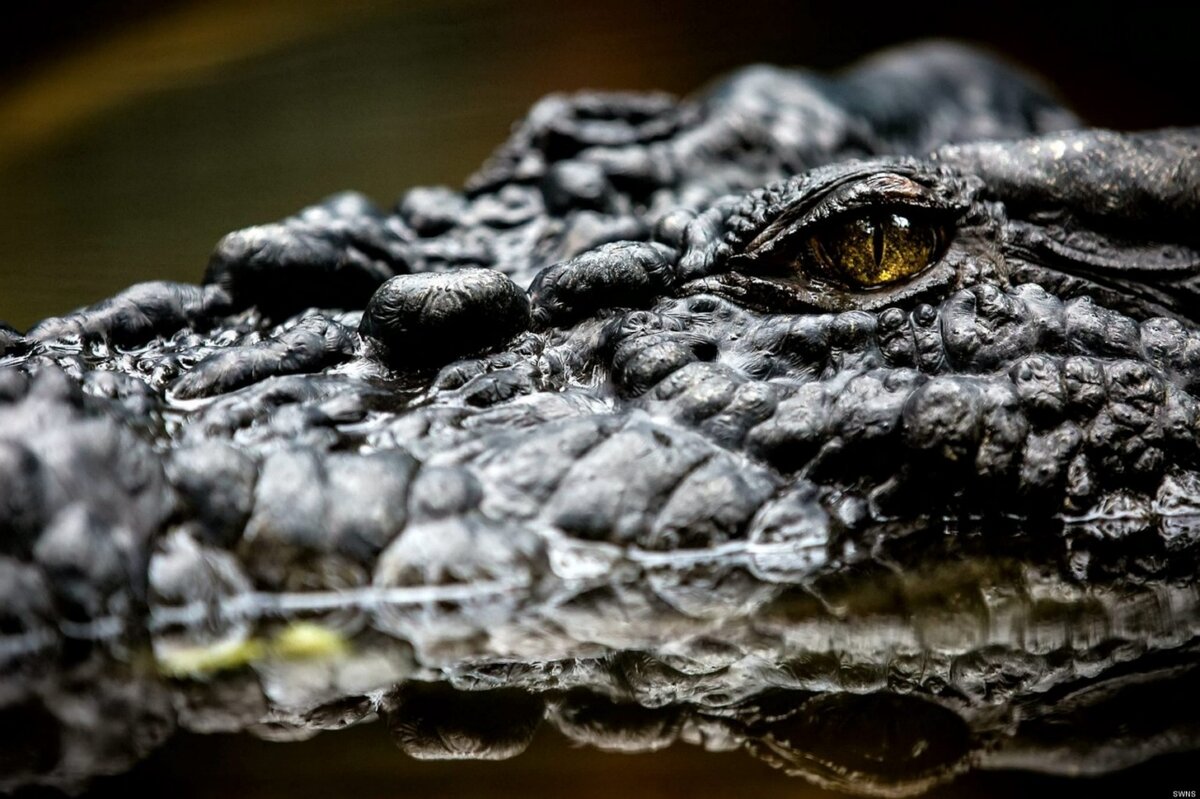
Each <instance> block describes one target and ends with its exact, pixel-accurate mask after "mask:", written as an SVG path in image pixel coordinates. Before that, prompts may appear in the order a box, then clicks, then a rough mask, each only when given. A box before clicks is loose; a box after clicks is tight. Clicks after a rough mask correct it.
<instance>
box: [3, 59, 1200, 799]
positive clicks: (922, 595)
mask: <svg viewBox="0 0 1200 799" xmlns="http://www.w3.org/2000/svg"><path fill="white" fill-rule="evenodd" d="M1198 150H1200V131H1197V130H1177V129H1169V130H1162V131H1152V132H1143V133H1116V132H1111V131H1103V130H1092V129H1087V128H1085V127H1081V125H1080V123H1079V121H1078V120H1076V119H1074V117H1073V116H1072V115H1071V114H1070V113H1069V112H1067V111H1065V110H1064V109H1062V108H1060V107H1059V106H1058V105H1057V104H1055V102H1054V101H1053V100H1052V99H1051V98H1050V96H1049V95H1048V94H1047V93H1046V92H1045V91H1044V90H1043V89H1042V88H1040V87H1039V86H1038V85H1037V84H1036V83H1035V82H1034V81H1032V80H1031V79H1030V78H1028V77H1027V76H1025V75H1022V74H1020V73H1018V72H1016V71H1014V70H1013V69H1012V68H1010V67H1008V66H1006V65H1003V64H1001V63H998V62H995V61H993V60H991V59H989V58H986V57H984V56H981V55H979V54H976V53H974V52H972V51H970V50H965V49H962V48H959V47H954V46H950V45H943V44H929V45H917V46H911V47H908V48H904V49H900V50H896V51H890V52H887V53H883V54H880V55H879V56H876V57H874V58H872V59H870V60H868V61H865V62H863V63H861V64H860V65H858V66H856V67H854V68H853V69H851V70H849V71H846V72H844V73H841V74H840V75H838V76H819V75H813V74H810V73H806V72H801V71H796V70H785V69H778V68H773V67H752V68H748V69H745V70H743V71H741V72H738V73H735V74H734V75H732V76H730V77H728V78H726V79H725V80H724V81H722V82H720V83H718V84H716V85H714V86H713V87H711V88H709V89H708V90H706V91H705V92H703V93H701V94H697V95H695V96H693V97H690V98H686V99H677V98H674V97H670V96H666V95H659V94H650V95H638V94H621V93H609V94H597V93H587V94H581V95H571V96H567V95H556V96H551V97H548V98H546V99H544V100H542V101H540V102H539V103H538V104H537V105H535V106H534V108H533V109H532V110H531V111H530V113H529V115H528V116H527V117H526V118H525V120H523V121H522V122H520V123H519V124H518V125H517V126H516V127H515V128H514V130H513V133H512V136H511V138H510V139H509V141H508V142H506V143H505V144H504V145H502V146H501V147H500V148H499V149H498V150H497V151H496V152H495V154H494V155H493V156H492V158H490V159H489V160H488V161H487V162H486V163H485V164H484V165H483V167H482V168H481V170H480V171H479V172H477V173H476V174H475V175H474V176H472V177H471V178H470V179H469V180H468V182H467V184H466V186H465V187H464V189H463V190H461V191H456V190H452V189H449V188H444V187H433V188H418V189H413V190H411V191H409V192H407V193H406V194H404V195H403V196H402V197H401V198H400V199H399V201H398V202H397V203H396V205H395V207H394V208H390V209H381V208H379V207H377V206H376V205H374V204H373V203H371V202H370V201H369V200H367V199H366V198H364V197H362V196H361V195H356V194H353V193H345V194H340V195H336V196H334V197H331V198H329V199H327V200H326V201H324V202H322V203H320V204H318V205H314V206H312V207H310V208H307V209H304V210H302V211H301V212H299V213H298V214H297V215H295V216H292V217H289V218H287V219H285V220H282V221H280V222H276V223H272V224H266V225H260V226H256V227H251V228H246V229H244V230H240V231H235V232H233V233H230V234H228V235H227V236H225V237H224V238H223V239H222V240H221V241H220V242H219V243H218V244H217V246H216V249H215V251H214V253H213V255H212V258H211V260H210V262H209V264H208V267H207V270H206V271H205V272H204V276H203V282H202V284H200V285H185V284H176V283H167V282H155V283H143V284H139V285H136V286H133V287H131V288H130V289H128V290H126V291H124V292H122V293H121V294H118V295H117V296H115V297H113V298H110V299H108V300H104V301H102V302H99V303H97V304H95V305H92V306H89V307H87V308H83V309H80V310H78V311H75V312H73V313H70V314H67V315H66V316H62V317H57V318H51V319H47V320H43V321H42V322H40V323H38V324H37V325H35V326H34V327H33V328H32V329H30V330H29V331H26V332H20V331H16V330H12V329H10V328H0V355H2V356H3V357H2V358H0V367H2V368H0V474H2V475H3V480H4V484H5V485H6V486H8V490H7V491H6V492H5V496H4V498H3V499H2V500H0V528H2V529H3V531H4V535H3V536H0V669H3V677H2V679H0V728H5V729H18V728H19V729H22V730H30V731H32V732H31V733H30V734H28V735H23V736H21V738H20V740H19V741H17V740H14V741H13V742H10V743H11V746H10V745H9V744H4V745H3V746H0V750H4V751H11V752H13V753H14V754H12V755H11V756H9V755H5V757H3V758H0V764H2V765H0V787H5V788H10V789H11V788H16V787H20V786H24V785H30V784H52V785H60V786H67V787H79V786H81V785H83V784H85V783H86V782H87V780H89V779H90V778H92V777H93V776H96V775H99V774H105V773H113V772H116V771H120V770H123V769H125V768H128V767H129V766H130V765H131V764H132V763H134V762H136V761H137V760H138V759H139V758H141V757H143V756H144V755H145V754H147V753H148V752H149V751H151V750H152V749H153V748H154V747H156V746H157V745H159V744H160V743H161V742H162V741H164V740H166V739H167V738H168V737H169V736H170V735H171V733H172V732H173V731H174V730H176V729H187V730H193V731H201V732H230V731H238V730H248V731H250V732H252V733H254V734H256V735H260V736H263V737H267V738H272V739H284V740H286V739H297V738H304V737H308V736H310V735H312V734H315V733H316V732H317V731H321V730H330V729H337V728H340V727H344V726H348V725H350V724H356V723H360V722H364V721H369V720H372V719H376V718H383V719H384V720H385V722H386V726H387V728H388V730H389V731H390V733H391V734H392V736H393V737H394V739H395V740H396V743H397V745H398V746H399V748H400V749H401V750H402V751H404V752H406V753H408V754H410V755H412V756H414V757H421V758H482V759H499V758H504V757H511V756H513V755H516V754H518V753H520V752H521V751H522V750H523V749H524V748H525V747H526V746H527V745H528V743H529V741H530V739H531V738H532V736H533V735H534V734H535V731H536V729H537V728H538V726H539V725H540V724H541V723H542V722H543V721H547V722H548V723H551V724H553V725H554V726H556V727H557V728H558V729H559V730H560V731H561V732H563V733H564V734H566V735H567V736H568V737H570V738H572V739H574V740H577V741H581V742H586V743H589V744H592V745H594V746H597V747H599V748H601V749H606V750H614V751H645V750H652V749H657V748H661V747H664V746H667V745H670V744H671V743H673V742H676V741H684V742H687V743H691V744H694V745H700V746H704V747H706V748H708V749H712V750H725V749H735V748H740V749H745V750H746V751H748V752H750V753H752V754H753V755H755V756H757V757H760V758H762V759H764V760H766V761H768V762H770V763H772V764H773V765H776V766H778V767H780V768H783V769H785V770H787V771H789V772H792V773H795V774H798V775H801V776H804V777H806V778H808V779H810V780H812V781H814V782H817V783H819V784H822V785H827V786H832V787H837V788H840V789H842V790H847V791H851V792H857V793H862V794H868V795H881V796H901V795H912V794H916V793H920V792H921V791H923V790H925V789H927V788H928V787H930V786H932V785H935V784H938V783H940V782H943V781H946V780H949V779H952V778H953V777H954V776H955V775H956V774H959V773H962V772H964V771H966V770H968V769H972V768H985V769H986V768H1025V769H1031V770H1037V771H1045V772H1051V773H1061V774H1094V773H1103V772H1107V771H1111V770H1114V769H1118V768H1121V767H1125V766H1128V765H1132V764H1134V763H1138V762H1141V761H1143V760H1146V759H1148V758H1150V757H1153V756H1155V755H1158V754H1162V753H1166V752H1172V751H1180V750H1187V749H1191V748H1194V747H1195V746H1196V745H1197V742H1200V712H1198V711H1200V708H1198V707H1197V706H1196V700H1195V699H1194V697H1196V696H1200V693H1198V692H1197V691H1196V688H1197V687H1198V685H1197V680H1198V679H1200V671H1198V665H1200V659H1198V656H1197V644H1196V634H1197V627H1198V626H1200V612H1198V610H1197V606H1198V603H1200V596H1198V594H1197V587H1196V580H1195V575H1196V571H1197V541H1198V538H1200V438H1198V435H1197V433H1198V430H1200V428H1198V425H1200V404H1198V401H1197V396H1196V392H1197V390H1198V389H1200V329H1198V324H1200V319H1198V317H1200V305H1198V304H1197V302H1196V292H1197V283H1196V281H1197V275H1198V274H1200V234H1198V233H1197V230H1200V228H1197V226H1196V224H1195V222H1196V220H1197V219H1198V218H1200V159H1198V157H1197V156H1198V155H1200V153H1198ZM2 734H3V733H0V735H2Z"/></svg>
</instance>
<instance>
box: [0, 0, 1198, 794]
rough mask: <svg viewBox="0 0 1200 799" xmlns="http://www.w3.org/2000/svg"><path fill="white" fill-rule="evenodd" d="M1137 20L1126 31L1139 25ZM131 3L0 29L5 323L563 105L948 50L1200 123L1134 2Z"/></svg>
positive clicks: (737, 781) (64, 7)
mask: <svg viewBox="0 0 1200 799" xmlns="http://www.w3.org/2000/svg"><path fill="white" fill-rule="evenodd" d="M1117 8H1120V7H1119V6H1118V7H1117ZM1109 9H1110V7H1108V6H1101V5H1100V4H1097V3H1079V4H1072V3H1053V2H1048V1H1047V2H1041V3H1036V4H1032V3H1031V4H1017V3H1003V4H1001V3H979V2H975V3H971V2H962V3H958V4H955V5H937V6H930V5H917V4H913V3H906V2H892V3H889V4H886V5H877V4H869V5H868V4H863V3H851V2H846V1H845V0H822V1H821V2H772V1H771V0H731V2H728V3H716V2H708V3H703V4H700V3H697V4H688V3H681V2H673V1H670V2H664V1H663V0H658V1H657V2H655V1H654V0H606V1H604V2H594V3H579V2H573V1H572V0H554V1H553V2H551V1H550V0H531V1H530V2H523V3H512V4H505V3H499V2H489V1H488V0H452V2H423V1H422V0H412V1H411V2H407V3H387V2H374V1H372V0H344V1H343V2H339V3H326V2H317V0H257V1H256V2H252V3H251V2H240V1H236V0H212V2H204V3H201V2H182V1H181V0H118V1H115V2H113V1H110V2H98V1H96V0H93V1H92V2H53V3H38V2H18V3H9V4H5V7H4V9H3V10H2V11H0V253H2V254H3V260H0V319H6V320H8V321H9V322H11V323H13V324H15V325H17V326H19V327H25V326H27V325H29V324H30V323H32V322H33V321H35V320H36V319H38V318H40V317H42V316H44V315H48V314H52V313H61V312H64V311H66V310H69V309H70V308H72V307H75V306H77V305H80V304H84V303H88V302H92V301H95V300H97V299H99V298H101V297H103V296H106V295H108V294H111V293H113V292H115V291H117V290H119V289H121V288H123V287H124V286H126V285H128V284H129V283H131V282H134V281H136V280H145V279H151V278H172V279H178V280H197V279H199V276H200V274H201V273H202V270H203V267H204V263H205V260H206V257H207V254H208V252H209V250H210V249H211V247H212V245H213V243H214V242H215V241H216V240H217V238H218V237H219V236H220V235H221V234H223V233H224V232H226V231H227V230H230V229H233V228H237V227H242V226H245V225H248V224H252V223H256V222H263V221H270V220H273V219H277V218H279V217H281V216H284V215H287V214H289V213H291V212H293V211H295V210H297V209H298V208H300V207H301V206H302V205H304V204H306V203H309V202H312V201H314V200H317V199H319V198H320V197H322V196H324V195H326V194H329V193H331V192H334V191H337V190H340V189H343V188H357V189H361V190H363V191H366V192H367V193H368V194H370V195H372V196H374V197H375V198H376V199H377V200H379V201H381V202H385V203H388V202H391V201H392V200H393V199H394V198H395V197H396V196H397V195H398V194H399V193H400V192H401V191H402V190H403V189H404V188H405V187H408V186H411V185H414V184H424V183H447V184H451V185H453V184H457V183H459V182H460V181H461V180H462V179H463V178H464V177H465V176H466V175H467V174H468V173H469V172H470V171H471V170H472V169H474V167H475V166H477V165H478V164H479V163H480V162H481V161H482V159H483V158H484V157H485V156H486V155H487V154H488V152H489V151H490V150H491V149H492V148H493V147H494V146H496V145H497V144H499V142H500V141H501V140H502V139H503V138H504V137H505V135H506V133H507V131H508V128H509V125H510V123H511V122H512V121H513V120H514V119H515V118H517V117H518V116H520V115H521V114H522V113H523V112H524V110H525V109H526V108H528V106H529V105H530V104H531V103H532V102H533V101H534V100H536V99H537V98H538V97H539V96H541V95H542V94H544V93H546V92H549V91H555V90H571V89H580V88H632V89H667V90H671V91H675V92H680V93H683V92H687V91H689V90H691V89H693V88H695V87H697V86H699V85H702V84H703V83H704V82H706V81H708V80H710V79H711V78H713V77H715V76H717V75H719V74H720V73H722V72H724V71H726V70H728V69H730V68H732V67H735V66H738V65H740V64H744V63H748V62H753V61H766V62H774V63H783V64H796V65H804V66H808V67H813V68H818V69H832V68H837V67H840V66H842V65H845V64H848V63H850V62H852V61H853V60H855V59H856V58H859V57H861V56H862V55H864V54H867V53H869V52H871V51H873V50H876V49H878V48H880V47H884V46H888V45H892V44H896V43H900V42H904V41H907V40H911V39H917V38H928V37H950V38H956V39H960V40H965V41H970V42H974V43H977V44H981V45H983V46H986V47H988V48H990V49H992V50H994V51H995V52H997V53H1001V54H1004V55H1006V56H1008V57H1009V58H1011V59H1013V60H1015V61H1017V62H1019V63H1022V64H1024V65H1026V66H1027V67H1029V68H1030V69H1031V70H1033V71H1035V72H1037V73H1040V74H1041V75H1043V76H1044V77H1045V78H1046V80H1047V81H1048V82H1049V83H1050V84H1051V85H1053V86H1054V87H1056V89H1057V91H1058V92H1059V94H1060V96H1061V97H1062V98H1063V99H1064V100H1065V101H1066V102H1067V103H1068V104H1070V105H1071V106H1073V107H1074V108H1075V109H1076V110H1077V111H1078V112H1080V113H1081V114H1082V115H1083V116H1084V117H1085V118H1086V119H1088V120H1090V121H1091V122H1093V123H1094V124H1098V125H1103V126H1108V127H1115V128H1145V127H1157V126H1163V125H1194V124H1197V123H1198V122H1200V102H1197V101H1198V100H1200V89H1198V87H1197V77H1198V73H1200V70H1197V65H1198V61H1200V59H1198V58H1197V55H1196V54H1197V50H1198V48H1197V44H1196V41H1195V38H1196V33H1197V26H1196V21H1197V20H1196V19H1195V17H1194V15H1190V16H1183V15H1181V13H1180V12H1179V11H1178V10H1171V9H1170V8H1169V7H1167V6H1161V7H1158V6H1155V5H1153V4H1150V3H1146V2H1135V3H1129V4H1128V5H1126V6H1125V7H1124V9H1123V10H1109ZM1191 762H1192V761H1191V760H1190V759H1189V756H1174V757H1171V758H1167V759H1165V760H1160V761H1158V762H1155V763H1151V764H1148V765H1146V766H1143V767H1141V768H1139V769H1137V770H1134V771H1132V772H1127V773H1126V774H1123V775H1118V776H1116V777H1112V778H1108V779H1107V780H1105V781H1104V782H1103V783H1101V784H1097V783H1094V782H1081V783H1064V782H1062V781H1059V780H1053V779H1043V778H1035V777H1028V776H1020V775H990V774H982V775H974V776H972V777H970V778H968V779H967V780H966V781H964V782H961V783H958V784H956V785H955V786H952V787H951V788H949V789H947V790H945V791H942V792H940V794H939V795H940V796H946V797H949V796H976V797H981V796H1010V795H1014V794H1017V793H1029V792H1031V791H1032V792H1034V793H1038V792H1041V791H1044V790H1045V791H1050V792H1052V793H1055V792H1058V793H1063V794H1067V793H1070V794H1078V795H1103V794H1104V792H1105V790H1106V789H1112V790H1116V791H1118V792H1119V793H1123V794H1124V795H1135V794H1139V795H1146V796H1159V795H1161V796H1167V795H1169V791H1170V790H1171V789H1177V788H1178V789H1194V788H1195V787H1196V782H1195V780H1194V777H1193V773H1192V769H1191V768H1190V765H1191ZM166 791H170V792H171V793H172V794H173V795H189V796H206V795H216V794H220V795H229V796H257V797H265V796H286V797H288V799H299V797H307V796H336V795H356V796H384V795H395V796H489V797H499V796H530V795H554V796H564V795H574V796H576V797H590V796H611V795H617V796H621V795H632V796H663V797H666V796H784V795H787V796H792V797H811V796H819V795H823V794H821V793H820V792H817V791H814V790H810V789H808V788H806V787H805V786H804V785H803V784H801V783H798V782H796V781H793V780H789V779H787V778H786V777H784V776H782V775H780V774H778V773H776V772H773V771H771V770H769V769H768V768H767V767H766V766H764V765H762V764H760V763H757V762H755V761H753V760H751V759H750V758H749V757H746V756H744V755H738V754H730V755H705V754H703V753H702V752H700V751H699V750H696V749H693V748H691V747H685V746H676V747H674V748H672V749H671V750H669V751H667V752H664V753H659V754H656V755H641V756H636V757H632V756H617V755H604V754H600V753H596V752H591V751H588V750H580V749H575V748H571V747H569V746H567V745H566V744H565V743H564V742H563V741H562V740H561V739H559V738H557V737H556V736H555V735H554V734H553V733H552V732H551V731H548V730H543V732H542V733H541V734H540V736H539V739H538V741H537V743H536V744H535V747H534V750H533V751H532V752H530V753H529V754H527V755H525V756H523V757H521V758H518V759H516V760H514V761H509V762H507V763H503V764H421V763H415V762H413V761H408V760H405V759H404V758H403V757H401V756H400V755H399V754H398V753H396V752H395V751H394V750H393V749H391V748H390V746H389V744H388V742H387V737H386V734H385V733H384V731H383V730H382V729H379V728H378V727H374V728H370V729H365V730H360V731H351V732H346V733H338V734H330V735H322V736H320V737H318V738H317V739H315V740H314V741H312V742H309V743H305V744H289V745H273V744H266V743H261V742H257V741H253V740H250V739H243V738H236V737H216V738H182V739H179V740H177V741H176V742H174V743H172V744H171V745H169V746H168V748H166V749H165V750H163V751H162V752H160V753H159V754H157V755H156V756H154V757H153V758H151V760H150V761H148V762H147V763H146V764H144V765H143V766H142V767H140V768H139V769H137V770H135V771H134V772H133V773H132V774H131V775H128V776H126V777H123V778H117V779H115V780H113V781H109V782H102V783H101V784H100V785H99V786H98V794H102V795H114V796H115V795H123V796H124V795H138V794H141V793H146V792H148V793H149V794H151V795H153V794H158V793H163V792H166Z"/></svg>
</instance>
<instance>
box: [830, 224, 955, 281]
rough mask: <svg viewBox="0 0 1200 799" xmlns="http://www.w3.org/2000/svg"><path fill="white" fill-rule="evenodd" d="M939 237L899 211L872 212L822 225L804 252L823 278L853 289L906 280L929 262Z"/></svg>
mask: <svg viewBox="0 0 1200 799" xmlns="http://www.w3.org/2000/svg"><path fill="white" fill-rule="evenodd" d="M943 239H944V235H943V232H942V230H941V229H940V228H939V227H937V226H934V225H930V224H926V223H923V222H921V221H919V220H916V219H913V218H910V217H908V216H904V215H902V214H898V213H887V212H883V213H872V214H869V215H863V216H856V217H853V218H851V219H848V220H845V221H840V222H834V223H832V224H829V225H826V226H824V227H822V228H821V229H820V230H819V231H817V232H816V233H814V234H813V236H812V237H811V238H809V240H808V250H809V254H810V255H811V257H812V260H813V261H814V262H815V263H816V265H817V267H818V268H819V269H820V270H821V271H822V272H824V273H825V275H826V277H829V278H831V279H833V280H837V281H838V282H841V283H843V284H848V285H851V286H855V287H858V288H875V287H878V286H886V285H888V284H890V283H895V282H896V281H898V280H904V279H905V278H910V277H912V276H913V275H915V274H917V273H918V272H921V271H923V270H924V269H925V268H927V267H928V266H929V265H930V264H932V263H933V262H934V261H935V260H936V259H937V255H938V251H939V250H940V249H941V245H942V241H943Z"/></svg>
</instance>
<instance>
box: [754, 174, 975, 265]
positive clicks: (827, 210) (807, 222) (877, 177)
mask: <svg viewBox="0 0 1200 799" xmlns="http://www.w3.org/2000/svg"><path fill="white" fill-rule="evenodd" d="M961 210H962V208H960V207H958V205H957V204H955V203H952V202H950V201H949V200H948V199H947V198H946V197H945V196H943V195H942V194H941V193H939V192H938V191H937V190H936V189H934V188H933V187H930V186H927V185H925V184H924V183H922V182H920V181H918V180H914V179H913V178H911V177H908V176H906V175H901V174H898V173H894V172H881V173H877V174H874V175H868V176H866V177H863V178H858V179H856V180H854V181H852V182H847V183H844V184H842V185H839V186H835V187H833V188H831V189H830V190H829V191H826V192H825V193H824V194H823V195H822V196H821V197H820V198H819V199H818V200H817V201H816V202H815V204H805V205H803V206H797V207H796V208H795V209H794V211H792V212H788V211H785V212H784V213H782V214H780V215H779V216H778V217H776V219H775V220H774V221H773V222H771V224H769V225H767V226H766V227H765V228H763V230H762V231H761V232H760V233H759V234H758V235H757V236H755V237H754V239H753V240H751V241H750V243H749V244H747V245H746V249H745V252H744V253H743V255H744V256H747V257H750V258H758V257H760V256H766V255H769V254H770V253H772V252H774V251H775V250H777V249H779V248H780V247H781V246H786V245H788V244H789V243H791V242H793V241H795V240H796V238H795V237H796V236H806V235H811V233H812V232H813V231H816V230H819V229H820V228H821V227H824V226H825V225H827V224H832V223H836V222H838V221H840V220H843V219H849V218H853V217H855V216H858V215H859V214H861V213H863V212H866V211H870V212H872V213H880V212H895V213H898V214H902V215H905V216H910V217H915V218H918V219H921V218H930V217H932V220H931V221H932V222H934V223H936V224H940V225H943V226H945V227H949V226H950V223H951V222H952V221H953V218H954V217H955V216H957V214H958V213H959V212H960V211H961Z"/></svg>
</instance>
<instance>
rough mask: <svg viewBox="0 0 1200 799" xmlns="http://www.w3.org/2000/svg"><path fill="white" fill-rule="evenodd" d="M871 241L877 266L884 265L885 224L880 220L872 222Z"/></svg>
mask: <svg viewBox="0 0 1200 799" xmlns="http://www.w3.org/2000/svg"><path fill="white" fill-rule="evenodd" d="M870 224H871V239H872V244H873V245H874V248H875V266H879V265H880V264H882V263H883V224H882V223H881V222H880V220H878V219H873V220H871V223H870Z"/></svg>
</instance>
